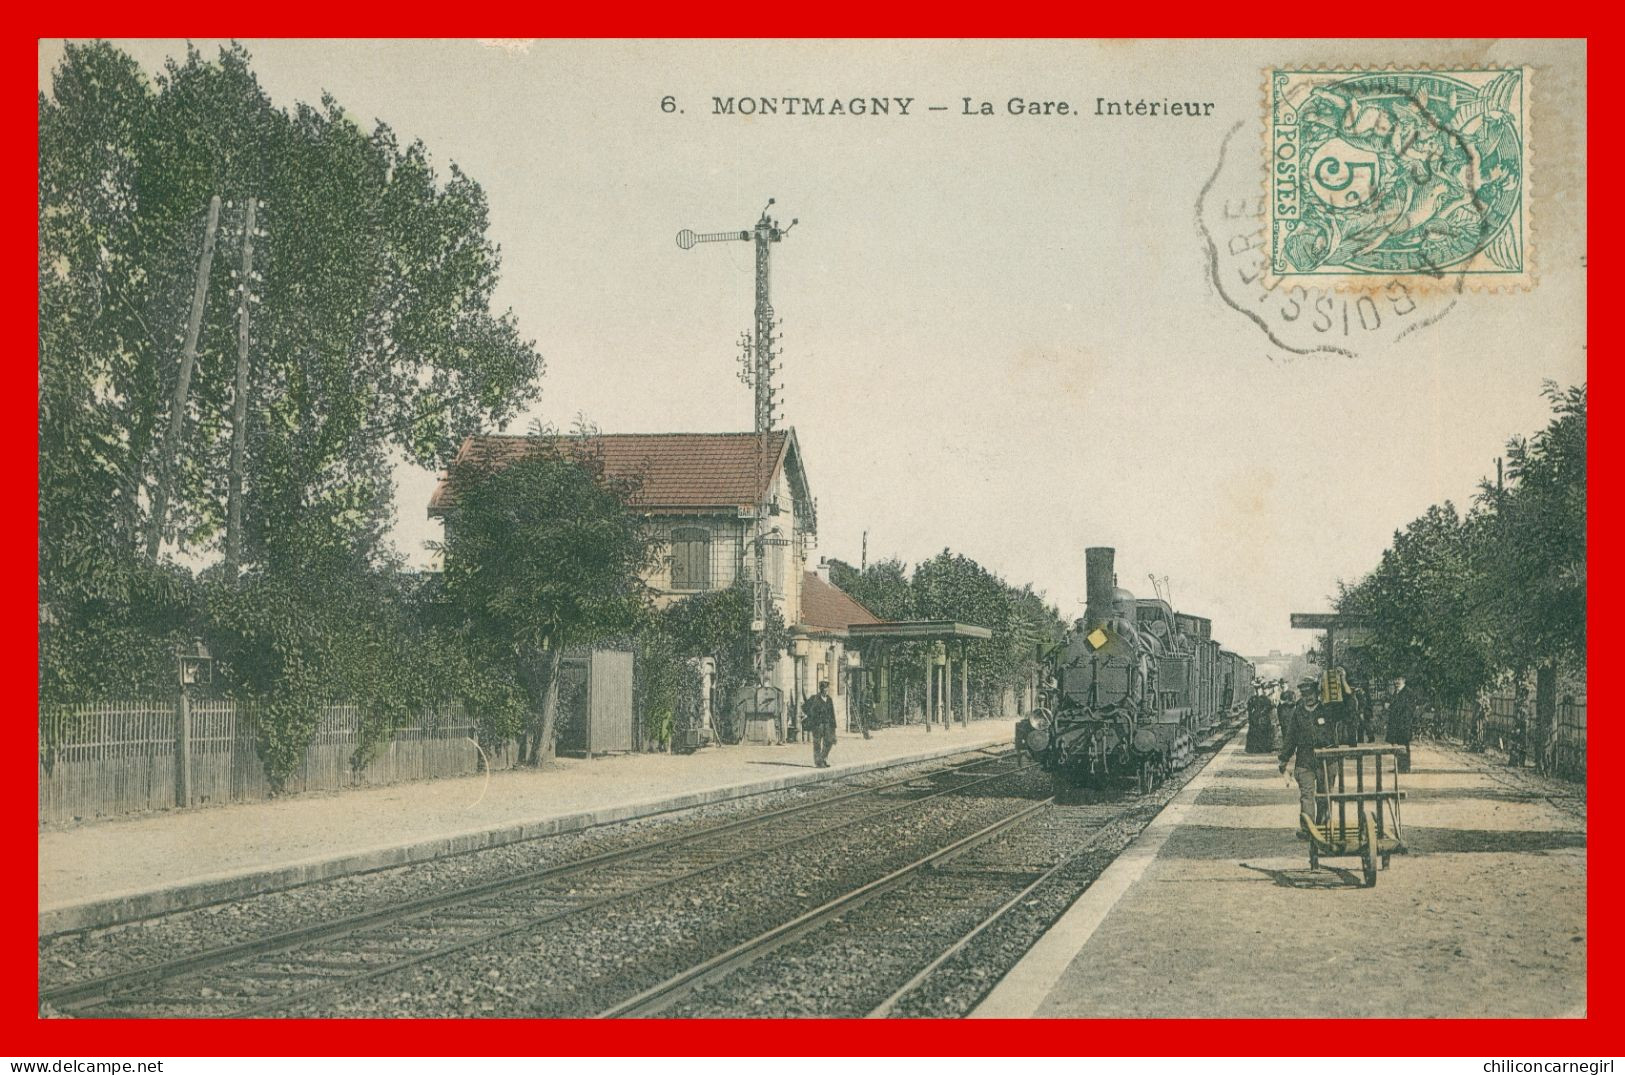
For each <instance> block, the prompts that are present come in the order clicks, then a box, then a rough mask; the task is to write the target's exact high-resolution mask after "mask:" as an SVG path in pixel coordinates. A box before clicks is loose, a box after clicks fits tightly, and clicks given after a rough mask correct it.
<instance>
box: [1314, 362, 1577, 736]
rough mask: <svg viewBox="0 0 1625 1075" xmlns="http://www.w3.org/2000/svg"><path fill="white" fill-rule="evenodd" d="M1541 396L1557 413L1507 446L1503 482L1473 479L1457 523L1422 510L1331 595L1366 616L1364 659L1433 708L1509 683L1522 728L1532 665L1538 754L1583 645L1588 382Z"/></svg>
mask: <svg viewBox="0 0 1625 1075" xmlns="http://www.w3.org/2000/svg"><path fill="white" fill-rule="evenodd" d="M1543 394H1544V395H1545V397H1546V399H1547V400H1548V401H1549V402H1550V403H1551V405H1552V410H1553V412H1554V417H1553V418H1552V420H1551V422H1550V423H1549V424H1548V425H1547V427H1546V428H1545V429H1544V430H1542V431H1540V432H1539V433H1537V434H1535V435H1534V436H1532V437H1528V438H1524V437H1514V438H1512V439H1511V440H1510V441H1509V442H1508V444H1507V455H1506V459H1507V466H1506V468H1505V480H1504V481H1500V480H1497V481H1489V480H1485V481H1484V482H1482V483H1481V485H1480V489H1479V493H1478V496H1477V498H1476V500H1475V503H1474V506H1473V509H1472V510H1471V511H1470V512H1469V513H1468V514H1467V516H1466V517H1465V518H1463V517H1461V516H1460V515H1459V514H1458V513H1457V511H1456V509H1455V507H1454V506H1453V505H1451V504H1449V503H1448V502H1447V503H1445V504H1443V505H1435V506H1434V507H1432V508H1429V509H1428V511H1427V512H1426V513H1425V514H1424V515H1423V516H1421V517H1420V518H1418V519H1416V520H1414V521H1412V522H1411V523H1410V524H1409V525H1408V526H1407V527H1406V528H1405V529H1404V530H1403V531H1401V532H1397V533H1396V534H1395V535H1394V542H1393V544H1392V546H1391V547H1390V548H1388V549H1387V550H1385V551H1384V552H1383V554H1382V559H1381V561H1380V562H1379V563H1378V565H1377V567H1376V568H1375V569H1374V570H1373V571H1372V572H1371V573H1370V574H1369V575H1367V576H1366V577H1365V578H1364V579H1361V580H1360V581H1359V582H1358V583H1357V584H1355V585H1352V586H1347V585H1344V586H1341V587H1340V590H1341V595H1340V597H1339V600H1338V609H1339V610H1340V611H1346V612H1356V613H1363V614H1365V615H1367V616H1369V617H1370V618H1371V620H1372V622H1373V625H1374V626H1373V629H1372V631H1371V638H1370V641H1369V643H1368V645H1367V646H1366V647H1364V650H1365V656H1366V657H1367V659H1368V660H1369V661H1370V662H1371V664H1372V665H1373V667H1374V668H1376V669H1377V670H1378V671H1379V673H1380V674H1382V675H1385V676H1393V675H1406V676H1412V677H1419V678H1420V680H1421V681H1422V682H1423V684H1424V685H1425V687H1426V689H1427V690H1428V692H1429V693H1430V694H1431V695H1433V696H1434V698H1435V699H1436V700H1438V701H1439V702H1441V703H1442V704H1446V705H1453V704H1456V703H1460V702H1466V701H1470V700H1474V699H1475V698H1476V696H1477V695H1478V694H1479V692H1481V691H1483V690H1485V689H1487V688H1489V687H1490V686H1491V685H1492V684H1494V683H1495V682H1496V681H1497V680H1500V681H1502V682H1506V681H1510V682H1511V685H1512V688H1513V693H1514V702H1515V708H1516V710H1517V713H1518V718H1519V721H1520V724H1522V723H1524V722H1526V720H1527V717H1528V714H1527V712H1526V711H1525V702H1526V700H1527V698H1528V694H1529V692H1528V685H1527V676H1528V673H1529V672H1530V671H1531V670H1533V671H1534V672H1535V675H1536V681H1535V692H1534V694H1535V708H1536V715H1537V717H1538V718H1539V720H1538V722H1537V723H1538V726H1539V729H1540V733H1541V737H1542V739H1543V742H1537V743H1536V744H1534V745H1535V746H1536V747H1537V751H1536V753H1537V759H1543V758H1544V757H1545V756H1546V753H1547V752H1546V751H1545V750H1544V749H1542V748H1543V746H1545V745H1549V743H1550V733H1551V731H1552V725H1553V722H1554V721H1555V716H1556V682H1557V674H1558V670H1559V667H1560V666H1561V665H1563V664H1565V663H1567V664H1572V665H1574V666H1576V667H1579V666H1583V664H1584V660H1585V648H1586V623H1585V613H1586V537H1585V522H1586V387H1585V386H1584V385H1578V386H1574V387H1570V388H1567V389H1560V388H1559V387H1558V386H1557V385H1555V384H1552V383H1549V382H1548V383H1547V384H1546V386H1545V388H1544V392H1543ZM1521 740H1522V737H1520V741H1519V742H1516V743H1514V744H1513V745H1512V752H1513V756H1514V760H1519V759H1520V758H1521V753H1522V750H1523V747H1524V744H1523V742H1522V741H1521Z"/></svg>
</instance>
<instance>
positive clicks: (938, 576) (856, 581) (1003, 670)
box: [830, 549, 1065, 710]
mask: <svg viewBox="0 0 1625 1075" xmlns="http://www.w3.org/2000/svg"><path fill="white" fill-rule="evenodd" d="M830 581H831V582H833V583H834V584H835V585H836V586H838V587H840V588H841V589H842V590H845V591H846V592H847V593H848V594H850V595H851V596H852V597H853V598H855V599H856V600H857V601H859V602H860V603H861V604H862V605H863V606H864V607H865V608H868V609H869V610H870V611H871V612H873V613H875V614H876V615H877V616H880V617H881V618H883V619H888V620H907V619H944V620H957V621H958V622H960V623H972V624H976V625H977V626H981V627H987V628H989V629H991V630H992V631H993V637H992V638H991V639H988V640H986V641H982V640H977V641H973V642H971V643H970V644H969V646H968V648H967V653H968V656H969V657H970V661H971V677H972V678H971V683H972V694H973V695H976V696H979V704H980V705H981V706H982V708H983V709H984V710H990V709H992V708H994V707H995V706H997V705H998V700H999V695H1000V694H1001V693H1002V692H1003V691H1004V690H1006V689H1019V688H1021V687H1022V686H1024V685H1025V684H1026V682H1027V677H1028V675H1029V674H1030V673H1031V672H1032V671H1033V670H1034V669H1035V668H1036V667H1037V660H1036V654H1037V648H1038V644H1039V643H1040V642H1045V641H1053V640H1055V639H1057V638H1059V637H1061V635H1062V634H1064V633H1065V625H1064V624H1063V623H1062V622H1061V618H1060V614H1059V613H1058V612H1057V611H1056V610H1055V609H1054V608H1053V607H1051V606H1050V605H1049V604H1047V603H1046V602H1045V600H1044V596H1043V594H1041V593H1038V592H1037V591H1035V590H1034V589H1033V588H1032V586H1031V585H1030V584H1029V585H1026V586H1022V587H1015V586H1012V585H1010V584H1009V583H1007V582H1005V581H1004V580H1003V579H1001V578H1000V577H999V576H997V575H995V574H993V573H992V572H990V571H988V570H987V569H986V568H985V567H983V566H982V565H981V564H979V563H977V562H976V561H975V560H972V559H970V558H969V557H967V556H964V555H963V554H958V553H954V552H952V551H950V550H948V549H944V550H943V551H942V552H941V553H939V554H937V555H936V556H934V557H932V558H931V559H929V560H926V561H925V562H923V563H921V564H919V565H918V566H916V567H915V569H914V571H913V573H912V575H910V574H909V572H908V569H907V566H906V565H905V564H903V562H902V561H900V560H896V559H888V560H880V561H877V562H875V563H873V564H870V565H869V566H868V567H866V568H865V569H864V570H862V571H859V570H858V569H856V568H854V567H852V565H850V564H847V563H843V562H841V561H839V560H832V561H830ZM892 653H893V657H894V661H893V677H894V680H907V679H913V678H916V677H920V676H923V673H921V672H919V671H918V665H919V664H920V661H921V658H922V656H923V654H922V652H921V646H920V644H918V643H911V644H907V645H902V646H894V647H893V648H892ZM921 682H922V683H923V679H921Z"/></svg>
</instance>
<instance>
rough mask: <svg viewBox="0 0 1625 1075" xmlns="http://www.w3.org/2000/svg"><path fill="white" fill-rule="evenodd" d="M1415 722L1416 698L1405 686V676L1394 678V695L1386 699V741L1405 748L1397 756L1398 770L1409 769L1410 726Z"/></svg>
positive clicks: (1404, 770) (1406, 771)
mask: <svg viewBox="0 0 1625 1075" xmlns="http://www.w3.org/2000/svg"><path fill="white" fill-rule="evenodd" d="M1415 722H1416V699H1415V697H1413V696H1412V694H1411V692H1410V689H1409V688H1408V687H1406V686H1405V677H1404V676H1400V677H1399V678H1398V679H1395V680H1394V696H1393V698H1391V699H1389V701H1388V737H1387V738H1388V741H1389V742H1390V743H1393V744H1394V745H1395V746H1402V747H1404V748H1405V753H1403V754H1401V755H1400V756H1399V771H1400V772H1402V773H1408V772H1410V771H1411V726H1412V725H1413V724H1415Z"/></svg>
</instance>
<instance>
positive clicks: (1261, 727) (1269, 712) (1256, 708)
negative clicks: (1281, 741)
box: [1247, 683, 1275, 754]
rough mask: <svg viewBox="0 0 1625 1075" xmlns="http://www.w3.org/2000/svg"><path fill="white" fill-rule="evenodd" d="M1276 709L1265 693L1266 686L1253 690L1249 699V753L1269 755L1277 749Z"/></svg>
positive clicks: (1259, 685) (1259, 686)
mask: <svg viewBox="0 0 1625 1075" xmlns="http://www.w3.org/2000/svg"><path fill="white" fill-rule="evenodd" d="M1274 709H1275V707H1274V706H1272V705H1270V696H1269V695H1268V694H1265V693H1264V684H1262V683H1260V684H1258V685H1257V686H1255V687H1254V688H1253V696H1252V697H1251V698H1249V699H1247V753H1249V754H1268V753H1269V752H1270V751H1271V750H1273V749H1274V748H1275V715H1274Z"/></svg>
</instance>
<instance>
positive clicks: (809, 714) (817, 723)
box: [801, 679, 835, 769]
mask: <svg viewBox="0 0 1625 1075" xmlns="http://www.w3.org/2000/svg"><path fill="white" fill-rule="evenodd" d="M801 713H802V721H801V724H802V727H804V728H805V729H806V730H807V734H809V735H810V736H812V744H813V764H814V765H816V766H818V768H820V769H828V768H829V750H830V748H831V747H833V746H834V745H835V700H834V699H833V698H831V697H830V696H829V680H827V679H825V680H820V681H819V683H818V693H817V694H815V695H813V696H812V697H811V698H808V699H807V700H806V702H804V703H803V704H802V706H801Z"/></svg>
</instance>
